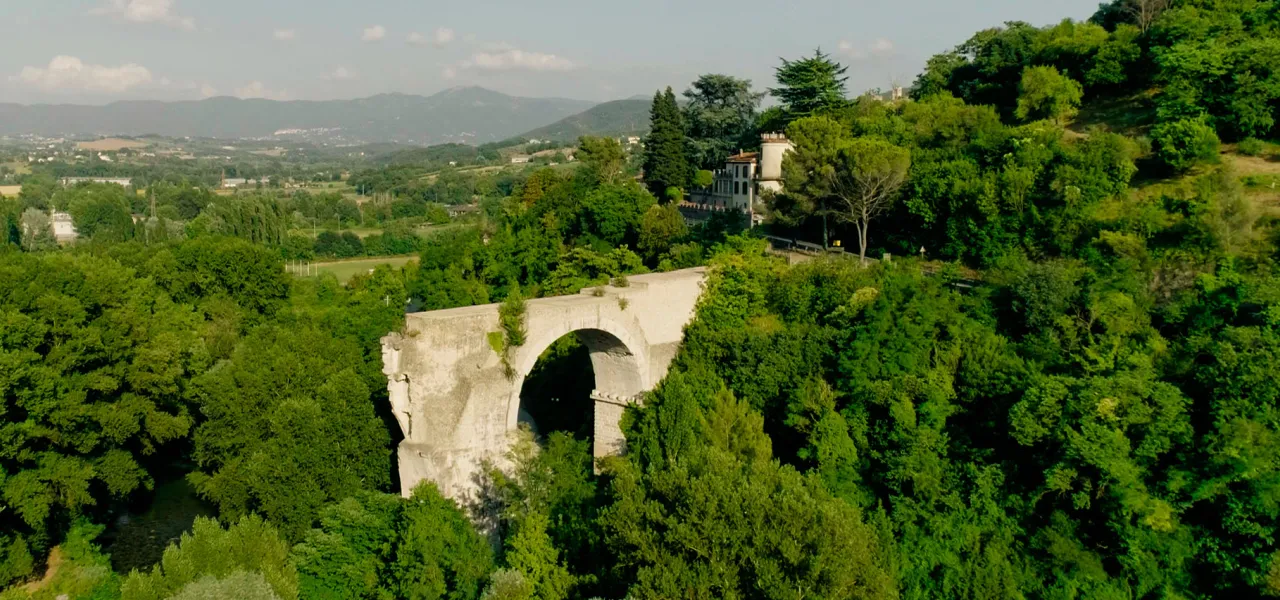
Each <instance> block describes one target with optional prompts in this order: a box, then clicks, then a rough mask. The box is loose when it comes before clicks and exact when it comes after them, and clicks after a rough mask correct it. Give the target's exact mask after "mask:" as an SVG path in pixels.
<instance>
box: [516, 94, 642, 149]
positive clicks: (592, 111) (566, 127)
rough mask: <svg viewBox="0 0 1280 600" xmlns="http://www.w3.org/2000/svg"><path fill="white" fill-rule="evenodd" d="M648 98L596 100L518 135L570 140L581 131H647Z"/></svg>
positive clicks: (607, 133)
mask: <svg viewBox="0 0 1280 600" xmlns="http://www.w3.org/2000/svg"><path fill="white" fill-rule="evenodd" d="M652 103H653V101H652V100H649V99H636V98H631V99H627V100H614V101H613V102H605V103H604V104H598V105H596V106H593V107H591V108H588V109H587V110H586V111H584V112H581V113H578V114H576V115H572V116H569V117H565V118H564V119H561V120H559V121H557V122H555V123H552V124H550V125H547V126H546V127H539V128H537V129H534V130H533V131H528V132H525V134H524V135H521V136H519V137H520V138H523V139H536V140H553V141H557V142H561V141H572V140H576V139H578V137H579V136H583V135H641V134H645V133H648V132H649V108H650V105H651V104H652Z"/></svg>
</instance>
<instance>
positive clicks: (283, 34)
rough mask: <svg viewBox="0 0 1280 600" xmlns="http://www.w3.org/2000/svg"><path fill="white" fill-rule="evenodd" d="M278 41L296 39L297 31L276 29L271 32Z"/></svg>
mask: <svg viewBox="0 0 1280 600" xmlns="http://www.w3.org/2000/svg"><path fill="white" fill-rule="evenodd" d="M271 37H273V38H275V39H276V41H279V42H292V41H294V40H296V39H298V32H297V31H295V30H293V29H277V30H275V32H273V33H272V34H271Z"/></svg>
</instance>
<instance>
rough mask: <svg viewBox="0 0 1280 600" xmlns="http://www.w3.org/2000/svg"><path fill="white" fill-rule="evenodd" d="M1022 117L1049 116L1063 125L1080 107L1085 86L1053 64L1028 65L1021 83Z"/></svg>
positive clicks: (1036, 118)
mask: <svg viewBox="0 0 1280 600" xmlns="http://www.w3.org/2000/svg"><path fill="white" fill-rule="evenodd" d="M1018 91H1019V94H1018V108H1017V110H1015V111H1014V114H1015V115H1017V117H1018V118H1019V119H1023V120H1039V119H1049V120H1052V121H1054V122H1055V123H1058V124H1062V122H1063V121H1065V120H1067V119H1070V118H1071V117H1074V116H1075V114H1076V112H1077V111H1078V110H1079V109H1080V100H1081V98H1083V97H1084V88H1082V87H1081V86H1080V84H1079V83H1077V82H1076V80H1074V79H1072V78H1070V77H1067V76H1066V75H1063V74H1062V73H1060V72H1059V71H1058V69H1056V68H1054V67H1027V68H1026V70H1024V71H1023V72H1022V83H1020V84H1019V85H1018Z"/></svg>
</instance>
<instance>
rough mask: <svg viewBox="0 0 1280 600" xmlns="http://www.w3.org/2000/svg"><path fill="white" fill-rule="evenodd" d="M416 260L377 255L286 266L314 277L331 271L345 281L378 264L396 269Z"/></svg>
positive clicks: (298, 272)
mask: <svg viewBox="0 0 1280 600" xmlns="http://www.w3.org/2000/svg"><path fill="white" fill-rule="evenodd" d="M417 260H418V257H417V256H377V257H372V258H356V259H351V260H338V261H333V262H318V263H310V264H307V265H302V266H297V265H289V266H288V267H287V268H288V270H289V272H290V273H293V274H294V275H298V276H300V277H316V276H318V275H319V274H321V273H332V274H333V276H334V277H337V278H338V281H339V282H341V283H346V282H348V281H350V280H351V278H352V277H355V276H356V275H360V274H362V273H368V272H370V271H372V270H374V269H375V268H377V267H378V265H389V266H391V268H393V269H398V268H400V267H403V266H405V265H407V264H409V263H411V262H417Z"/></svg>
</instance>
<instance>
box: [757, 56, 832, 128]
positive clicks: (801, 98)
mask: <svg viewBox="0 0 1280 600" xmlns="http://www.w3.org/2000/svg"><path fill="white" fill-rule="evenodd" d="M848 70H849V67H846V66H844V65H841V64H840V63H838V62H835V61H833V60H831V57H830V56H829V55H827V54H823V52H822V50H821V49H819V50H815V51H814V53H813V56H811V57H809V58H802V59H800V60H795V61H791V60H787V59H785V58H784V59H782V66H781V67H778V69H777V78H778V87H776V88H769V93H770V94H773V96H774V97H775V98H777V99H779V100H781V101H782V104H783V105H784V107H785V110H786V117H787V120H788V121H793V120H795V119H799V118H803V117H808V116H811V115H814V114H816V113H819V112H822V111H824V110H831V109H835V108H840V107H842V106H844V105H845V104H846V103H847V102H848V99H847V98H846V97H845V82H847V81H848V80H849V78H848V77H847V76H845V72H846V71H848Z"/></svg>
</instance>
